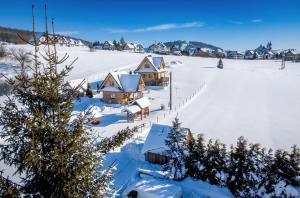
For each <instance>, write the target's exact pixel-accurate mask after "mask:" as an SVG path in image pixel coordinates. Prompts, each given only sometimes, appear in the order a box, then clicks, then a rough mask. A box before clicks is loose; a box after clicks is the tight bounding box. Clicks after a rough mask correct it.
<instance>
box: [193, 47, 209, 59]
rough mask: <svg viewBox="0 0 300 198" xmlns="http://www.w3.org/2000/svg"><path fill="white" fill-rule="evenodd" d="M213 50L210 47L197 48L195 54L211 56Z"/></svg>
mask: <svg viewBox="0 0 300 198" xmlns="http://www.w3.org/2000/svg"><path fill="white" fill-rule="evenodd" d="M211 53H212V52H211V50H210V49H208V48H199V47H198V48H196V49H195V51H194V53H193V56H200V57H210V56H211Z"/></svg>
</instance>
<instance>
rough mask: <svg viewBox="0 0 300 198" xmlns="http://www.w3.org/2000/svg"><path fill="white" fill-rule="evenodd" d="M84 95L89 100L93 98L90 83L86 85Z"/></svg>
mask: <svg viewBox="0 0 300 198" xmlns="http://www.w3.org/2000/svg"><path fill="white" fill-rule="evenodd" d="M85 95H86V96H88V97H89V98H93V97H94V94H93V90H92V87H91V84H90V83H88V84H87V89H86V93H85Z"/></svg>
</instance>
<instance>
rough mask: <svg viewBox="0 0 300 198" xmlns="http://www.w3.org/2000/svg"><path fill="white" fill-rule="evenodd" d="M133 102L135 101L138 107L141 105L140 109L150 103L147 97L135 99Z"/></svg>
mask: <svg viewBox="0 0 300 198" xmlns="http://www.w3.org/2000/svg"><path fill="white" fill-rule="evenodd" d="M135 103H137V105H138V106H139V107H141V108H142V109H143V108H145V107H149V106H150V105H151V103H150V101H149V99H148V98H147V97H142V98H140V99H137V100H136V101H135Z"/></svg>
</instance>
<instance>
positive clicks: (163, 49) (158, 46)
mask: <svg viewBox="0 0 300 198" xmlns="http://www.w3.org/2000/svg"><path fill="white" fill-rule="evenodd" d="M148 51H149V52H153V53H158V54H169V53H170V50H169V48H167V46H166V45H165V44H164V43H162V42H159V43H155V44H152V45H150V46H149V48H148Z"/></svg>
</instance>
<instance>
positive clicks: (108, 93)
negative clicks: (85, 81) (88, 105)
mask: <svg viewBox="0 0 300 198" xmlns="http://www.w3.org/2000/svg"><path fill="white" fill-rule="evenodd" d="M144 89H145V84H144V81H143V79H142V77H141V76H140V75H138V74H128V73H125V72H110V73H109V74H108V75H107V76H106V78H105V79H104V81H103V82H102V84H101V85H100V90H99V91H100V92H102V93H103V97H102V98H103V101H104V102H106V103H110V104H111V103H112V104H130V103H132V102H133V101H135V100H137V99H139V98H141V97H143V93H142V91H143V90H144Z"/></svg>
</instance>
